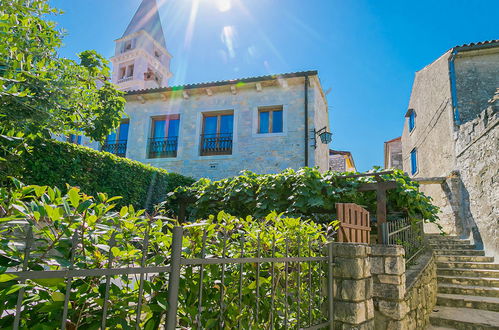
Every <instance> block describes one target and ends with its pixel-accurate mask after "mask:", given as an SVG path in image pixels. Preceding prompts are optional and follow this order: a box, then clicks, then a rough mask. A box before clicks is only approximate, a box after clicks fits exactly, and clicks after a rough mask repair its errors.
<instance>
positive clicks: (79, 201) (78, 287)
mask: <svg viewBox="0 0 499 330" xmlns="http://www.w3.org/2000/svg"><path fill="white" fill-rule="evenodd" d="M14 183H15V188H14V189H12V190H7V189H5V188H0V299H1V301H2V305H1V306H0V328H9V327H11V326H12V324H13V321H14V314H15V305H16V301H17V297H18V293H19V290H20V289H21V288H22V289H23V290H25V293H24V299H23V310H22V317H21V322H22V323H21V328H25V329H42V328H43V329H46V328H56V327H58V326H59V325H60V323H61V321H62V320H61V315H62V306H63V301H64V294H65V291H66V281H65V279H63V278H57V279H50V280H47V279H39V280H27V281H26V282H25V283H23V282H19V281H17V280H16V277H15V276H14V275H10V274H8V273H6V272H7V271H12V270H15V269H19V268H20V267H21V265H22V263H23V258H24V257H23V255H24V251H23V248H22V247H23V242H24V237H25V236H26V235H27V228H32V231H33V232H32V236H33V237H34V243H33V246H32V249H31V253H30V258H29V263H28V270H33V271H35V270H58V269H66V268H68V267H69V266H70V265H71V263H72V260H73V262H74V267H75V269H100V268H105V267H107V266H108V265H109V258H112V267H113V268H123V267H138V266H139V265H140V264H141V263H142V262H143V265H144V266H146V267H150V266H164V265H167V264H169V262H170V255H171V250H170V245H171V241H172V237H171V234H170V233H171V231H170V229H171V228H172V226H173V225H174V224H175V221H174V220H170V219H168V218H166V217H165V216H164V214H162V211H161V208H158V210H157V211H154V212H152V213H150V214H148V213H146V212H144V211H135V210H134V208H133V207H132V206H128V207H126V206H124V207H122V208H116V205H115V204H116V202H117V201H118V199H117V197H113V198H109V197H108V195H106V194H103V193H100V194H98V195H97V196H96V197H90V196H87V195H85V194H83V193H82V192H81V191H80V190H79V189H77V188H69V189H68V192H67V194H63V193H62V192H61V191H60V190H58V189H56V188H55V189H54V188H49V187H46V186H24V185H22V184H21V183H20V182H18V181H17V180H15V182H14ZM326 234H327V233H326V231H325V227H324V226H322V225H318V224H315V223H313V222H310V221H304V220H301V219H294V218H287V217H283V216H280V215H278V214H276V213H273V214H270V215H268V216H267V217H265V219H264V220H261V219H258V220H255V219H254V218H252V217H246V218H237V217H233V216H230V215H228V214H226V213H223V212H221V213H219V214H218V215H217V216H215V217H214V216H211V217H209V218H208V219H207V220H203V221H197V222H196V223H195V224H193V225H190V226H187V228H185V233H184V240H183V257H184V258H200V257H202V255H203V253H204V255H205V256H206V257H207V258H212V257H214V256H215V257H226V258H239V257H241V256H245V257H256V256H257V255H260V256H261V257H273V256H274V257H281V256H285V255H287V256H298V255H301V256H317V255H322V254H323V252H322V251H323V246H322V244H323V242H324V241H325V240H326ZM146 235H147V236H148V242H149V243H148V244H147V245H146V246H147V248H146V249H145V248H144V247H145V244H144V241H145V237H146ZM203 242H205V243H203ZM203 244H204V246H205V248H204V249H202V246H203ZM71 251H73V258H74V259H72V258H71V254H72V252H71ZM143 251H146V252H145V254H144V253H143ZM203 251H204V252H203ZM143 257H144V258H143ZM142 260H143V261H142ZM222 267H223V268H222ZM257 267H258V266H257V264H252V263H248V264H245V265H244V266H241V265H238V264H227V265H225V266H221V265H205V266H204V268H203V281H202V283H203V298H202V300H201V301H200V300H199V298H198V297H199V290H200V288H201V286H200V278H201V275H200V272H201V269H200V268H199V266H184V267H182V273H181V282H180V290H179V311H178V316H179V317H178V319H179V324H180V326H181V327H184V328H199V327H202V328H225V329H232V328H236V327H238V326H239V325H240V326H241V327H242V328H245V329H247V328H253V327H255V326H257V325H259V326H262V325H266V326H270V324H271V323H272V324H273V325H274V326H275V327H276V328H282V327H283V326H284V322H288V323H287V325H288V326H296V325H297V324H296V322H297V315H298V314H297V313H298V311H299V312H300V315H301V323H300V327H301V326H305V325H306V324H308V322H309V321H311V322H312V324H314V323H320V322H321V321H323V320H324V318H323V317H324V315H323V314H324V308H323V307H324V299H325V298H324V295H323V294H321V290H322V288H323V285H324V278H325V274H326V273H325V268H326V267H324V264H323V263H322V262H307V263H301V264H300V266H298V265H297V264H296V263H289V264H287V265H285V264H283V263H279V264H274V267H272V266H271V265H270V264H268V263H262V264H260V267H259V268H257ZM257 274H259V276H257ZM70 287H71V291H70V292H71V293H70V298H69V311H68V317H67V320H66V328H85V329H98V328H99V327H100V325H101V316H102V308H103V305H104V298H105V278H104V277H85V278H74V279H73V280H72V282H71V286H70ZM138 287H139V285H138V276H128V275H119V276H113V278H112V281H111V288H110V292H109V297H108V303H109V305H108V306H109V310H108V314H107V315H108V317H107V327H109V328H113V329H115V328H122V329H130V328H135V322H136V317H135V313H136V303H137V301H138V294H139V293H138V292H139V289H138ZM257 292H258V297H259V299H258V298H257ZM298 295H300V298H301V300H300V303H299V304H298V303H296V302H297V301H298V300H299V299H298ZM167 296H168V276H167V274H165V273H160V274H154V275H153V276H146V277H145V281H144V296H143V299H144V300H143V305H142V313H141V316H140V318H139V328H141V329H157V328H159V327H160V325H161V326H162V325H163V324H164V321H165V320H164V318H165V315H166V311H167V309H168V303H167ZM257 299H258V302H257ZM257 304H258V307H256V306H257ZM198 310H200V311H201V313H200V314H198ZM271 311H274V312H273V313H271ZM286 311H287V313H286ZM257 320H258V321H257Z"/></svg>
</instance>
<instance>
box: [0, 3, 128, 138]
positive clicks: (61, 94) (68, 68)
mask: <svg viewBox="0 0 499 330" xmlns="http://www.w3.org/2000/svg"><path fill="white" fill-rule="evenodd" d="M59 13H60V12H59V11H57V10H55V9H53V8H51V7H50V6H49V4H48V1H47V0H5V1H1V2H0V129H1V132H0V133H2V135H3V138H4V139H5V136H13V135H17V134H18V133H19V132H21V133H23V134H24V135H25V136H29V135H44V136H46V137H48V136H50V134H57V135H58V134H60V135H67V134H71V133H73V134H81V133H82V132H83V133H84V134H85V135H86V136H88V137H90V138H92V139H93V140H97V141H102V140H103V139H104V138H105V136H106V135H108V134H109V132H110V131H111V130H113V129H115V128H116V127H117V126H118V125H119V121H120V119H121V117H122V116H123V115H124V112H123V110H124V104H125V100H124V98H123V97H122V96H123V93H122V92H120V91H118V90H116V89H115V87H114V85H113V84H111V83H110V82H109V81H107V77H108V76H109V68H108V66H107V65H108V61H107V60H106V59H104V58H103V57H102V56H101V55H99V54H98V53H97V52H95V51H84V52H82V53H80V54H78V57H79V59H80V61H79V63H77V62H75V61H73V60H70V59H66V58H61V57H59V56H58V54H57V50H58V48H59V47H60V46H61V44H62V33H61V32H60V31H57V30H56V24H55V23H54V22H51V21H49V20H47V19H46V18H47V16H49V15H56V14H59Z"/></svg>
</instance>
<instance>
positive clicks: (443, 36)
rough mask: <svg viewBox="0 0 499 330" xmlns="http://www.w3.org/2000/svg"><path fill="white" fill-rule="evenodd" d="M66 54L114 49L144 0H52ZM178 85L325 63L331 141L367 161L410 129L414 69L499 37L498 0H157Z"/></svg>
mask: <svg viewBox="0 0 499 330" xmlns="http://www.w3.org/2000/svg"><path fill="white" fill-rule="evenodd" d="M51 3H52V5H53V6H55V7H57V8H60V9H62V10H64V11H65V14H64V15H62V16H58V17H55V20H56V21H57V22H58V23H59V27H60V28H63V29H64V30H65V31H66V32H67V36H66V37H65V39H64V43H65V46H64V47H63V49H61V55H62V56H65V57H70V58H75V54H76V53H78V52H81V51H83V50H86V49H95V50H97V51H98V52H100V53H101V54H103V55H105V56H107V57H111V56H112V55H113V52H114V42H113V41H114V40H115V39H117V38H119V37H121V35H122V34H123V32H124V31H125V29H126V26H127V24H128V23H129V21H130V20H131V18H132V16H133V14H134V12H135V10H136V9H137V7H138V6H139V3H140V0H51ZM158 3H161V7H160V12H161V17H162V22H163V27H164V29H165V36H166V42H167V46H168V50H169V51H170V53H171V54H172V55H173V60H172V68H171V69H172V72H173V74H174V77H173V79H172V80H171V81H170V84H171V85H177V84H184V83H196V82H205V81H213V80H225V79H234V78H240V77H249V76H259V75H265V74H274V73H285V72H294V71H304V70H318V71H319V77H320V79H321V82H322V86H323V88H324V90H329V89H331V92H330V93H329V94H328V96H327V97H328V103H329V111H330V122H331V130H332V132H333V134H334V136H333V142H332V143H331V148H333V149H338V150H349V151H351V152H352V153H353V156H354V159H355V162H356V165H357V168H358V170H360V171H365V170H368V169H370V168H371V167H372V166H373V165H383V142H384V141H387V140H390V139H392V138H395V137H397V136H399V135H401V132H402V128H403V127H402V126H403V124H404V114H405V112H406V110H407V104H408V102H409V96H410V92H411V86H412V80H413V77H414V73H415V71H417V70H420V69H421V68H423V67H424V66H426V65H427V64H429V63H431V62H432V61H433V60H435V59H436V58H438V57H439V56H440V55H441V54H443V53H444V52H445V51H447V50H448V49H450V48H452V47H453V46H456V45H460V44H464V43H469V42H478V41H484V40H490V39H498V38H499V23H498V21H497V18H496V17H495V14H494V13H497V12H499V1H497V0H431V1H430V0H418V1H408V0H407V1H405V0H393V1H388V0H386V1H385V0H158Z"/></svg>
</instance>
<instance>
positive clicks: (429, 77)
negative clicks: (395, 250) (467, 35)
mask: <svg viewBox="0 0 499 330" xmlns="http://www.w3.org/2000/svg"><path fill="white" fill-rule="evenodd" d="M498 87H499V40H492V41H486V42H479V43H473V44H467V45H462V46H457V47H454V48H452V49H450V50H449V51H447V52H446V53H445V54H443V55H442V56H441V57H440V58H438V59H437V60H435V61H434V62H433V63H431V64H430V65H428V66H426V67H425V68H423V69H422V70H420V71H418V72H416V76H415V79H414V84H413V88H412V94H411V98H410V101H409V107H408V110H407V112H406V115H405V116H406V123H405V125H404V129H403V134H402V161H403V169H404V170H405V171H406V172H408V173H409V174H410V175H411V176H412V177H414V178H416V179H418V178H419V179H421V178H431V177H433V178H434V177H443V178H446V179H445V180H444V181H443V183H442V184H441V185H438V184H428V185H422V186H421V190H422V191H424V192H425V193H426V194H428V195H430V196H431V197H433V199H434V202H435V203H436V204H437V205H438V206H439V207H440V208H441V214H440V219H441V221H440V223H441V224H442V225H443V226H444V230H445V231H446V232H448V233H450V234H458V235H460V236H462V237H467V236H469V235H470V234H473V235H472V238H473V239H474V241H475V243H476V245H478V246H480V245H481V244H484V245H485V248H486V250H487V252H488V253H489V254H496V255H497V254H499V240H498V239H497V237H499V180H498V178H499V156H498V155H499V153H498V150H499V128H498V125H497V124H498V122H499V116H498V109H499V101H498V98H499V97H498V94H497V93H498V92H497V88H498ZM433 229H435V228H433Z"/></svg>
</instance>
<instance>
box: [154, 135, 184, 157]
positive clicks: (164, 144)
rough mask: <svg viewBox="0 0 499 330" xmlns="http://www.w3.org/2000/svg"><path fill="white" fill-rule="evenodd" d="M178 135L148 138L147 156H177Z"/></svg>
mask: <svg viewBox="0 0 499 330" xmlns="http://www.w3.org/2000/svg"><path fill="white" fill-rule="evenodd" d="M177 146H178V137H177V136H170V137H161V138H150V139H149V158H167V157H177Z"/></svg>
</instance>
